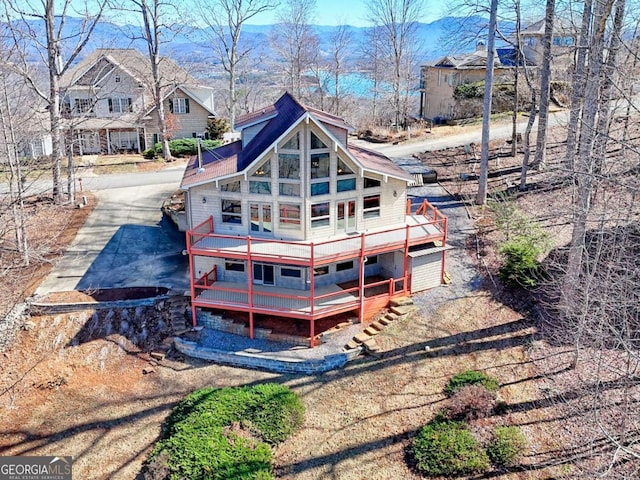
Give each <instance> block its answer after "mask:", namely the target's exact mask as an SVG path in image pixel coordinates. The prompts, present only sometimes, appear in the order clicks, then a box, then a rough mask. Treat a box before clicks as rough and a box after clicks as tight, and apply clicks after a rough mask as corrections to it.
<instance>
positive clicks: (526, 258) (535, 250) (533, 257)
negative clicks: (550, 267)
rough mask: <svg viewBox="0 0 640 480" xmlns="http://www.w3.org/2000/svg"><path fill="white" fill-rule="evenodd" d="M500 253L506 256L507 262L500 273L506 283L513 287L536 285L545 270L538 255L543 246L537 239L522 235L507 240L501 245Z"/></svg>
mask: <svg viewBox="0 0 640 480" xmlns="http://www.w3.org/2000/svg"><path fill="white" fill-rule="evenodd" d="M500 253H501V254H502V255H504V257H505V263H504V265H503V266H502V267H500V270H499V271H498V275H499V276H500V279H501V280H502V281H503V282H505V283H506V284H508V285H510V286H513V287H517V286H519V287H535V286H536V285H537V284H538V283H539V282H540V280H541V279H542V278H544V277H545V271H544V268H543V266H542V264H541V263H540V262H539V261H538V257H539V256H540V254H541V253H542V248H541V247H540V245H539V244H538V243H537V242H536V240H535V239H534V238H532V237H529V236H522V237H518V238H515V239H513V240H510V241H507V242H505V243H503V244H502V246H501V247H500Z"/></svg>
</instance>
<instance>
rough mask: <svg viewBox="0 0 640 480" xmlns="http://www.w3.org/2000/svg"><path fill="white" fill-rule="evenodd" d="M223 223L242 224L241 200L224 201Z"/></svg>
mask: <svg viewBox="0 0 640 480" xmlns="http://www.w3.org/2000/svg"><path fill="white" fill-rule="evenodd" d="M222 222H223V223H238V224H241V223H242V203H241V202H240V200H225V199H222Z"/></svg>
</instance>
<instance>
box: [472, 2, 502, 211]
mask: <svg viewBox="0 0 640 480" xmlns="http://www.w3.org/2000/svg"><path fill="white" fill-rule="evenodd" d="M497 16H498V0H491V12H490V17H489V32H488V39H487V71H486V74H485V80H484V103H483V112H482V154H481V157H480V177H479V179H478V194H477V196H476V204H478V205H485V204H486V203H487V181H488V175H489V139H490V136H489V133H490V132H489V123H490V121H491V95H492V94H493V64H494V52H495V41H496V24H497Z"/></svg>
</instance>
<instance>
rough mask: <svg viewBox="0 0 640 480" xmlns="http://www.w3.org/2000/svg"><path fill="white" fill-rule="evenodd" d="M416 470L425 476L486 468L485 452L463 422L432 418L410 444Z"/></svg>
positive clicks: (478, 470) (487, 464)
mask: <svg viewBox="0 0 640 480" xmlns="http://www.w3.org/2000/svg"><path fill="white" fill-rule="evenodd" d="M411 453H412V455H413V457H414V459H415V461H416V468H417V469H418V471H420V472H421V473H423V474H426V475H432V476H437V475H446V476H453V475H463V474H471V473H477V472H483V471H485V470H487V469H488V468H489V458H488V457H487V454H486V452H485V451H484V450H483V449H482V447H481V446H480V445H479V444H478V442H477V441H476V440H475V439H474V438H473V436H472V435H471V432H469V430H467V428H466V426H465V424H464V423H463V422H457V421H454V420H446V419H444V418H442V417H436V419H434V420H433V421H431V422H429V423H428V424H427V425H425V426H424V427H423V428H422V429H421V430H420V432H419V433H418V435H417V437H416V438H415V440H414V441H413V445H412V447H411Z"/></svg>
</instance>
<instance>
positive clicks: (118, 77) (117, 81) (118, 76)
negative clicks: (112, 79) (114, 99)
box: [116, 75, 120, 83]
mask: <svg viewBox="0 0 640 480" xmlns="http://www.w3.org/2000/svg"><path fill="white" fill-rule="evenodd" d="M116 83H120V75H116Z"/></svg>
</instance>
